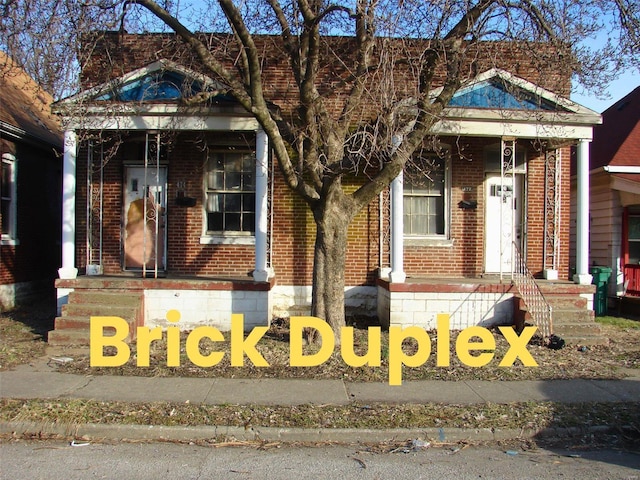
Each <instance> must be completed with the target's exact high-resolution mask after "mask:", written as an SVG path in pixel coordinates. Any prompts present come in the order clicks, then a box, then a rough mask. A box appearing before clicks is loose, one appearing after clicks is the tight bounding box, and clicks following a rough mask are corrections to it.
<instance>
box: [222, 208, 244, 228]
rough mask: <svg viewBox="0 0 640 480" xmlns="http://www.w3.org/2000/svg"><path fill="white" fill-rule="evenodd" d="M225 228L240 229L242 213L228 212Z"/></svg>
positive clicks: (225, 218)
mask: <svg viewBox="0 0 640 480" xmlns="http://www.w3.org/2000/svg"><path fill="white" fill-rule="evenodd" d="M224 220H225V230H231V231H236V232H239V231H240V225H241V223H240V214H239V213H226V214H225V216H224Z"/></svg>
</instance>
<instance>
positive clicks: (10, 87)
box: [0, 52, 62, 149]
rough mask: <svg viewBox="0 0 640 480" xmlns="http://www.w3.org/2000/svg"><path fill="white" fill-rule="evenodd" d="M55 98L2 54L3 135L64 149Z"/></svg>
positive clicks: (0, 105) (0, 106) (0, 104)
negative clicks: (52, 104)
mask: <svg viewBox="0 0 640 480" xmlns="http://www.w3.org/2000/svg"><path fill="white" fill-rule="evenodd" d="M52 102H53V97H52V96H51V95H50V94H49V93H47V92H45V91H44V90H43V89H42V87H40V86H39V85H38V84H37V83H36V82H35V81H34V80H33V79H32V78H31V77H30V76H29V75H27V73H26V72H25V71H24V70H22V69H21V68H20V67H18V66H17V65H16V64H15V62H13V61H12V60H11V58H9V57H8V56H7V55H6V54H5V53H4V52H0V125H1V127H2V136H5V135H7V134H9V133H10V134H11V135H12V136H16V137H19V138H21V139H24V140H29V141H36V142H44V143H46V144H49V145H50V146H52V147H55V148H58V149H61V148H62V130H61V128H60V122H59V119H58V117H57V116H55V115H53V114H52V113H51V103H52Z"/></svg>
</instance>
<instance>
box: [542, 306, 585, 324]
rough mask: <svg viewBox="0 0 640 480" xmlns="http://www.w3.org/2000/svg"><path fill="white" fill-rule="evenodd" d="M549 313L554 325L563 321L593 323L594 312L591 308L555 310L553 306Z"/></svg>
mask: <svg viewBox="0 0 640 480" xmlns="http://www.w3.org/2000/svg"><path fill="white" fill-rule="evenodd" d="M551 314H552V318H553V324H554V325H559V324H563V323H589V324H595V314H594V313H593V310H566V309H562V310H560V309H558V310H556V309H555V308H554V309H553V311H552V312H551Z"/></svg>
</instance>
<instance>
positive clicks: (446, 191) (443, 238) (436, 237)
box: [403, 150, 452, 246]
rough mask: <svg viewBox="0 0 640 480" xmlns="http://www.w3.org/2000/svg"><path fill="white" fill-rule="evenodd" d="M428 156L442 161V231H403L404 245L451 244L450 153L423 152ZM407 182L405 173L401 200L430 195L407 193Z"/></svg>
mask: <svg viewBox="0 0 640 480" xmlns="http://www.w3.org/2000/svg"><path fill="white" fill-rule="evenodd" d="M425 153H426V155H428V156H434V157H438V158H440V159H441V160H442V161H443V162H444V175H443V178H444V188H443V193H442V195H443V202H444V206H443V212H442V215H443V218H442V221H443V222H444V233H441V234H409V233H406V232H403V236H404V240H405V244H406V245H409V246H411V245H420V246H451V245H452V242H451V236H450V232H451V155H450V154H449V151H448V150H444V151H442V152H441V153H437V152H425ZM407 182H408V175H407V174H406V173H405V176H404V183H405V188H404V189H403V190H404V191H403V201H404V198H406V197H409V196H411V197H425V198H426V197H430V196H432V195H429V194H426V193H425V194H423V195H420V194H416V193H408V189H407V188H406V184H407Z"/></svg>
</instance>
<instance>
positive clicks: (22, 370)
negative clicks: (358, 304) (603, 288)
mask: <svg viewBox="0 0 640 480" xmlns="http://www.w3.org/2000/svg"><path fill="white" fill-rule="evenodd" d="M630 373H635V376H634V377H629V378H626V379H624V380H582V379H577V380H551V381H493V382H489V381H479V380H478V381H460V382H453V381H438V380H426V381H408V382H404V383H403V385H402V386H389V385H388V384H386V383H353V382H348V381H342V380H305V379H295V380H291V379H225V378H184V377H168V378H167V377H163V378H157V377H156V378H149V377H123V376H112V375H104V376H102V375H101V376H83V375H72V374H62V373H57V372H56V371H55V367H53V366H49V365H48V364H47V358H42V359H37V360H35V361H34V362H33V363H32V364H31V365H22V366H19V367H16V368H15V369H14V370H12V371H4V372H0V397H2V398H24V399H29V398H42V399H56V398H59V399H70V398H78V399H92V400H96V401H125V402H140V403H144V402H176V403H186V402H188V403H191V404H210V405H221V404H226V405H301V404H321V405H345V404H349V403H354V402H356V403H358V404H370V403H391V404H426V403H440V404H453V405H468V404H479V403H503V404H507V403H512V402H543V401H545V402H558V403H578V402H580V403H582V402H635V401H640V372H637V371H635V372H634V371H633V370H631V371H630ZM0 427H1V428H0V433H7V431H15V427H16V426H15V425H1V424H0ZM95 427H96V426H93V427H90V426H84V428H85V429H86V428H89V430H91V431H92V432H93V435H94V437H95V434H96V433H95V432H96V430H95ZM107 427H112V428H116V430H117V434H118V435H119V436H120V437H119V438H122V436H123V435H125V434H126V435H133V436H134V437H136V438H138V436H139V435H140V432H137V433H136V428H134V427H135V426H115V425H112V426H104V425H103V426H101V427H100V428H103V430H104V428H106V429H107V430H108V429H109V428H107ZM127 428H128V431H127V432H124V431H123V430H124V429H127ZM137 428H139V429H142V431H143V438H147V439H151V438H156V439H158V438H165V439H166V438H167V435H169V433H170V432H169V430H170V428H169V427H148V426H141V427H137ZM220 428H224V429H226V430H224V432H225V434H230V432H231V430H233V429H230V427H217V428H216V429H215V430H216V432H218V431H219V429H220ZM11 429H13V430H11ZM179 430H184V435H187V436H188V435H192V436H194V435H195V436H198V435H201V434H202V435H205V436H207V435H208V436H209V437H211V436H212V428H211V427H209V428H206V429H204V431H200V430H202V429H194V428H186V427H185V428H182V429H179ZM238 430H239V432H236V433H235V434H234V436H236V437H237V433H242V432H241V431H242V429H238ZM267 430H268V429H260V431H261V432H262V433H264V432H265V431H267ZM284 430H287V431H288V432H289V433H295V438H298V439H300V438H306V439H307V440H308V441H317V440H318V438H323V439H325V440H326V435H327V432H326V430H330V429H325V432H318V431H317V430H312V431H311V434H310V435H308V434H305V432H302V431H300V432H294V430H296V429H278V434H277V435H276V436H277V437H278V438H279V439H282V433H283V431H284ZM297 430H305V429H297ZM151 431H153V432H151ZM420 431H421V432H422V433H424V432H425V429H421V430H420ZM174 433H175V432H174ZM271 433H273V432H271ZM307 433H309V432H307ZM334 433H336V432H335V431H334ZM377 433H380V432H377ZM399 433H400V432H398V431H395V430H394V431H393V432H385V433H384V435H383V436H384V437H385V438H389V437H390V436H395V435H397V434H399ZM402 433H407V434H408V433H411V432H402ZM457 433H458V434H461V435H463V436H464V435H467V436H468V434H469V432H457ZM480 433H482V432H480ZM495 433H496V432H493V438H494V439H495ZM512 433H514V432H512ZM517 433H518V434H519V435H522V431H520V430H519V431H518V432H517ZM75 434H79V431H78V430H76V432H75ZM477 434H478V432H476V434H475V435H477ZM505 434H506V432H505ZM180 435H182V433H181V434H180ZM252 435H253V436H254V437H255V436H256V432H255V431H251V432H246V431H245V432H244V436H245V438H246V437H247V436H252ZM345 435H346V434H345ZM363 435H366V437H365V438H367V439H370V438H372V437H370V435H372V433H371V431H367V432H355V431H351V432H350V434H349V435H347V436H350V437H357V438H362V436H363ZM105 436H109V435H106V434H105ZM169 436H170V435H169ZM340 436H341V438H342V437H343V436H344V435H343V434H340ZM127 438H130V437H127ZM260 438H264V434H262V435H261V437H260ZM414 438H415V437H414ZM375 441H379V440H375Z"/></svg>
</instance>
